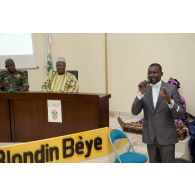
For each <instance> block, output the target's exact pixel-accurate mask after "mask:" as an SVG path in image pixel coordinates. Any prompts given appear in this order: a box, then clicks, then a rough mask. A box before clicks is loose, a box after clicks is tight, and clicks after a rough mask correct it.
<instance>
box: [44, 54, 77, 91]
mask: <svg viewBox="0 0 195 195" xmlns="http://www.w3.org/2000/svg"><path fill="white" fill-rule="evenodd" d="M56 70H57V71H50V73H49V74H48V76H47V78H46V80H45V82H44V83H43V85H42V91H52V92H78V90H79V85H78V81H77V79H76V77H75V76H74V75H73V74H71V73H69V72H67V71H66V61H65V59H64V58H62V57H59V58H58V60H57V62H56Z"/></svg>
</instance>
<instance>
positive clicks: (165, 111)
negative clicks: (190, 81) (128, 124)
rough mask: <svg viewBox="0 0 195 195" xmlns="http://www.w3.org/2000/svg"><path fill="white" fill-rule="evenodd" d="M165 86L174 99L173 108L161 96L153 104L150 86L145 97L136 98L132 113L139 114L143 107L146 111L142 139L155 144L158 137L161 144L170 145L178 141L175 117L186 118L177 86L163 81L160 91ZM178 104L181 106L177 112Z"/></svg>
mask: <svg viewBox="0 0 195 195" xmlns="http://www.w3.org/2000/svg"><path fill="white" fill-rule="evenodd" d="M163 88H165V89H166V90H167V92H168V94H169V96H170V98H171V99H173V100H174V102H175V103H174V106H173V108H171V109H170V108H169V107H168V104H167V103H166V102H165V100H164V99H163V98H162V97H161V96H160V93H159V97H158V100H157V103H156V108H154V106H153V99H152V88H151V86H148V88H147V90H146V92H145V94H144V97H143V98H142V99H141V100H139V99H138V98H137V97H136V98H135V100H134V102H133V105H132V109H131V111H132V114H134V115H137V114H139V113H140V112H141V111H142V109H143V112H144V122H143V132H142V139H143V142H144V143H147V144H153V143H154V139H155V137H156V140H157V143H158V144H160V145H170V144H175V143H177V142H178V137H177V129H176V126H175V123H174V117H177V118H184V108H183V106H182V104H181V100H180V95H179V92H178V90H177V87H176V86H174V85H170V84H168V83H165V82H163V81H162V84H161V89H160V91H161V90H162V89H163ZM178 106H179V107H180V109H179V111H178V112H177V108H178Z"/></svg>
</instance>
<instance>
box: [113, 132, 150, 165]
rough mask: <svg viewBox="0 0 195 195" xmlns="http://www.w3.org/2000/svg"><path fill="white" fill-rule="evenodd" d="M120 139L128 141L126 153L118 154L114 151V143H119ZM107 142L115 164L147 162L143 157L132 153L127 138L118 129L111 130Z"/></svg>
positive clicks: (116, 150) (131, 147)
mask: <svg viewBox="0 0 195 195" xmlns="http://www.w3.org/2000/svg"><path fill="white" fill-rule="evenodd" d="M122 139H126V140H127V141H128V145H129V148H128V151H127V152H124V153H123V154H119V152H118V149H116V147H117V146H116V142H120V140H122ZM109 140H110V143H111V145H112V148H113V150H114V153H115V155H116V160H115V162H116V163H144V162H146V161H147V160H148V158H147V157H146V156H145V155H143V154H139V153H136V152H135V151H134V148H133V146H132V144H131V142H130V140H129V138H128V137H127V136H126V135H125V133H124V132H123V131H121V130H118V129H112V130H111V131H110V133H109ZM118 144H119V143H118ZM130 150H132V151H130Z"/></svg>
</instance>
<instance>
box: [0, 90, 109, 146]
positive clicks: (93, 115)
mask: <svg viewBox="0 0 195 195" xmlns="http://www.w3.org/2000/svg"><path fill="white" fill-rule="evenodd" d="M110 97H111V95H104V94H86V93H45V92H13V93H12V92H9V93H8V92H1V93H0V108H1V109H0V142H26V141H33V140H39V139H45V138H50V137H56V136H61V135H67V134H73V133H78V132H82V131H87V130H91V129H96V128H101V127H107V126H109V98H110ZM48 100H60V101H61V113H62V122H61V123H56V122H48V105H47V102H48Z"/></svg>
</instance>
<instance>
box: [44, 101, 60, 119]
mask: <svg viewBox="0 0 195 195" xmlns="http://www.w3.org/2000/svg"><path fill="white" fill-rule="evenodd" d="M47 110H48V122H55V123H62V108H61V100H47Z"/></svg>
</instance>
